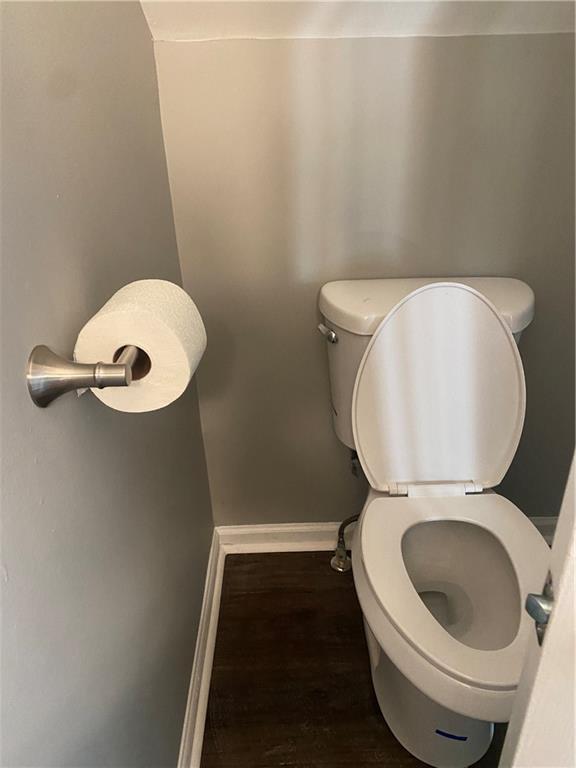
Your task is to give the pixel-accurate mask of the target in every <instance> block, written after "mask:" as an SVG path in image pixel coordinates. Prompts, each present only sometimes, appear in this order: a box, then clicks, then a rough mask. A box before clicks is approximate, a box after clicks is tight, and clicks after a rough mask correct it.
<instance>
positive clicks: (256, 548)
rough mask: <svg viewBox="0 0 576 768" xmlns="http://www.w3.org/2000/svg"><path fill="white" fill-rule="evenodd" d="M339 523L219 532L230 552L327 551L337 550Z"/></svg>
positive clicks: (247, 527) (221, 528)
mask: <svg viewBox="0 0 576 768" xmlns="http://www.w3.org/2000/svg"><path fill="white" fill-rule="evenodd" d="M339 525H340V523H282V524H279V525H269V524H264V525H222V526H219V527H218V528H217V529H216V530H217V531H218V535H219V537H220V544H221V546H222V547H223V549H224V551H225V552H226V553H229V552H236V553H239V552H324V551H328V550H330V549H334V547H335V546H336V539H337V537H338V526H339Z"/></svg>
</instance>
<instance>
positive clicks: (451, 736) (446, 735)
mask: <svg viewBox="0 0 576 768" xmlns="http://www.w3.org/2000/svg"><path fill="white" fill-rule="evenodd" d="M436 733H437V734H438V736H444V738H445V739H454V741H468V736H458V735H457V734H455V733H448V731H441V730H440V728H436Z"/></svg>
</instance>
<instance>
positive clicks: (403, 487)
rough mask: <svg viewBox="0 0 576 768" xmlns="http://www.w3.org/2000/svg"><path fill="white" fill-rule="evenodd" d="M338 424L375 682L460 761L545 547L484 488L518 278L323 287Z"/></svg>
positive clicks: (434, 759) (503, 717)
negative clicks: (353, 459)
mask: <svg viewBox="0 0 576 768" xmlns="http://www.w3.org/2000/svg"><path fill="white" fill-rule="evenodd" d="M320 310H321V313H322V315H323V319H324V322H323V323H322V324H321V326H320V330H321V331H322V332H323V333H324V335H325V336H326V339H327V341H328V342H329V343H328V344H327V347H328V357H329V372H330V385H331V396H332V415H333V420H334V426H335V429H336V434H337V435H338V437H339V438H340V440H341V441H342V442H343V443H345V444H346V445H347V446H348V447H349V448H351V449H353V450H354V451H355V452H356V453H357V456H358V460H359V462H360V464H361V466H362V469H363V470H364V474H365V476H366V478H367V480H368V482H369V485H370V490H369V493H368V497H367V499H366V502H365V505H364V508H363V510H362V513H361V515H360V518H359V520H358V523H357V525H356V529H355V532H354V541H353V545H352V570H353V576H354V583H355V586H356V591H357V594H358V599H359V602H360V606H361V609H362V613H363V618H364V627H365V632H366V639H367V645H368V651H369V657H370V666H371V671H372V681H373V685H374V690H375V693H376V697H377V700H378V703H379V706H380V709H381V711H382V714H383V716H384V718H385V720H386V722H387V724H388V726H389V727H390V729H391V730H392V732H393V733H394V735H395V736H396V738H397V739H398V741H400V743H401V744H402V745H403V746H404V747H405V748H406V749H407V750H408V751H409V752H411V753H412V754H413V755H414V756H415V757H417V758H418V759H420V760H422V761H423V762H425V763H427V764H428V765H431V766H437V768H452V767H453V768H459V767H463V766H469V765H471V764H472V763H474V762H475V761H477V760H478V759H480V757H482V755H483V754H484V753H485V752H486V750H487V749H488V747H489V745H490V742H491V740H492V734H493V723H495V722H506V721H508V719H509V717H510V713H511V708H512V704H513V701H514V696H515V692H516V689H517V686H518V681H519V678H520V673H521V669H522V664H523V658H524V653H525V649H526V645H527V643H528V642H536V638H535V634H534V625H533V622H532V621H531V619H530V617H529V616H528V615H527V614H526V613H525V612H524V611H523V601H524V599H525V597H526V595H527V594H528V593H529V592H534V593H538V592H540V591H541V589H542V584H543V583H544V580H545V578H546V573H547V569H548V564H549V548H548V546H547V544H546V542H545V541H544V539H543V538H542V536H541V535H540V533H539V532H538V531H537V529H536V528H535V527H534V525H533V524H532V523H531V522H530V520H529V518H528V517H526V516H525V515H524V514H523V513H522V511H521V510H520V509H518V507H516V506H515V505H514V504H513V503H512V502H511V501H509V500H508V499H506V498H504V497H503V496H501V495H499V494H497V493H495V492H494V491H493V490H492V489H493V488H494V487H495V486H497V485H498V484H499V483H500V482H501V480H502V479H503V477H504V475H505V474H506V472H507V470H508V468H509V466H510V463H511V461H512V459H513V457H514V455H515V453H516V449H517V447H518V442H519V440H520V436H521V433H522V427H523V423H524V414H525V405H526V393H525V383H524V372H523V367H522V361H521V358H520V355H519V352H518V348H517V341H518V340H519V338H520V335H521V333H522V331H523V330H524V329H525V328H526V327H527V326H528V325H529V323H530V322H531V320H532V317H533V315H534V295H533V293H532V291H531V289H530V288H529V287H528V286H527V285H526V284H525V283H523V282H521V281H519V280H515V279H512V278H467V279H461V278H456V279H435V280H431V279H424V278H422V279H406V280H356V281H339V282H334V283H328V284H326V285H325V286H324V287H323V288H322V290H321V294H320Z"/></svg>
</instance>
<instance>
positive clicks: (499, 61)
mask: <svg viewBox="0 0 576 768" xmlns="http://www.w3.org/2000/svg"><path fill="white" fill-rule="evenodd" d="M176 5H178V4H176ZM321 5H325V6H326V5H327V6H330V5H332V4H321ZM440 5H442V6H444V7H447V6H452V3H441V4H440ZM464 5H466V4H464ZM489 5H492V4H489ZM512 5H516V4H515V3H514V4H512ZM153 28H154V27H153ZM327 28H329V25H328V27H327ZM155 51H156V60H157V68H158V75H159V87H160V101H161V110H162V121H163V129H164V137H165V143H166V150H167V158H168V167H169V176H170V184H171V191H172V198H173V205H174V211H175V221H176V232H177V237H178V243H179V254H180V259H181V264H182V269H183V276H184V282H185V285H186V286H187V287H188V289H189V290H191V291H193V292H194V295H195V296H196V297H197V298H198V301H199V304H200V307H201V310H202V312H203V314H204V316H205V318H206V322H207V330H208V335H209V337H210V339H211V346H210V349H209V352H208V356H207V360H206V364H205V366H203V369H202V371H201V373H200V377H199V387H200V398H201V413H202V422H203V428H204V437H205V442H206V451H207V461H208V469H209V475H210V482H211V490H212V500H213V505H214V512H215V518H216V520H217V522H218V523H250V522H266V521H298V520H338V519H341V518H344V517H346V516H347V515H349V514H352V513H354V512H357V511H359V509H360V505H361V501H362V497H363V493H364V489H363V486H362V484H361V483H359V482H358V481H356V480H355V479H354V478H352V477H351V475H350V472H349V469H348V454H347V451H346V449H345V448H344V447H343V446H342V445H340V444H339V443H338V442H337V440H336V438H335V436H334V434H333V431H332V427H331V421H330V409H329V399H328V375H327V367H326V353H325V349H324V342H323V341H322V339H321V338H320V337H319V335H318V334H317V332H316V323H317V322H318V315H317V309H316V306H317V296H318V291H319V289H320V287H321V285H322V284H323V283H324V282H326V281H329V280H337V279H343V278H354V277H356V278H359V277H396V276H410V275H424V276H426V275H430V276H442V275H456V276H457V275H510V276H515V277H519V278H522V279H524V280H526V281H527V282H528V283H529V284H530V285H531V286H532V287H533V288H534V290H535V292H536V297H537V315H536V320H535V322H534V323H533V325H532V327H531V328H530V329H529V330H528V331H527V332H526V334H525V338H524V339H523V345H522V352H523V355H524V360H525V365H526V376H527V386H528V413H527V419H526V426H525V431H524V437H523V440H522V444H521V447H520V449H519V451H518V454H517V458H516V460H515V463H514V465H513V467H512V469H511V471H510V474H509V476H508V478H507V479H506V480H505V482H504V486H503V490H504V492H505V493H506V494H507V495H508V496H510V498H512V499H513V500H514V501H515V502H517V503H518V504H519V505H520V506H521V507H522V509H524V510H525V511H526V512H527V513H528V514H531V515H545V514H555V513H557V511H558V507H559V504H560V497H561V494H562V489H563V485H564V481H565V477H566V474H567V471H568V464H569V461H570V457H571V452H572V445H573V431H574V430H573V425H574V409H573V400H574V396H573V370H574V337H573V327H574V322H573V318H574V301H573V284H574V279H573V278H574V270H573V231H574V221H573V210H574V206H573V203H574V201H573V167H574V162H573V159H574V158H573V144H574V130H573V129H574V120H573V118H574V102H573V90H574V38H573V36H572V35H571V34H530V35H524V34H518V35H485V36H482V35H480V36H460V37H459V36H453V37H413V38H392V37H387V38H381V39H306V40H303V39H283V40H273V39H265V40H264V39H262V40H256V39H250V40H248V39H244V40H240V39H225V40H217V41H212V42H210V41H203V42H172V41H168V42H156V43H155Z"/></svg>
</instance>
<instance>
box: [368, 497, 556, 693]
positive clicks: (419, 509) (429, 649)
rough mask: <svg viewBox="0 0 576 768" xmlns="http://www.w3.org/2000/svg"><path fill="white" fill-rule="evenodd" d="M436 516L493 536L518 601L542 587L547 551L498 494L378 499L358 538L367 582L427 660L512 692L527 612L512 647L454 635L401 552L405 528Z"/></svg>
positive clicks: (447, 670)
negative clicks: (480, 645)
mask: <svg viewBox="0 0 576 768" xmlns="http://www.w3.org/2000/svg"><path fill="white" fill-rule="evenodd" d="M430 521H461V522H465V523H471V524H473V525H476V526H480V527H481V528H483V529H485V530H487V531H489V532H490V533H491V534H492V535H493V536H495V537H496V538H497V539H498V541H499V542H500V544H501V545H502V546H503V548H504V550H505V551H506V553H507V554H508V557H509V558H510V560H511V563H512V565H513V568H514V571H515V574H516V578H517V581H518V587H519V593H518V595H519V600H520V601H521V600H522V596H524V595H526V594H527V593H528V592H538V591H539V590H540V589H541V586H542V583H543V580H544V578H545V574H546V568H547V563H548V548H547V546H546V544H545V542H544V541H543V539H542V537H541V536H540V534H539V532H538V531H537V529H536V528H535V527H534V526H533V525H532V523H531V522H530V521H529V519H528V518H527V517H525V515H524V514H523V513H522V512H521V511H520V510H519V509H518V508H517V507H516V506H515V505H514V504H512V502H510V501H508V500H507V499H505V498H504V497H502V496H499V495H497V494H493V493H487V494H475V495H468V496H450V497H426V498H422V497H420V498H410V497H404V498H402V497H396V498H394V497H376V498H374V499H373V500H372V501H371V502H370V503H369V504H368V505H367V507H366V509H365V511H364V514H363V517H362V524H361V529H360V542H359V543H360V550H361V553H362V561H363V564H364V568H365V571H366V575H367V579H368V582H369V585H370V587H371V590H372V592H373V594H374V596H375V598H376V600H377V602H378V604H379V606H380V608H381V610H382V611H383V612H384V613H385V614H386V617H387V618H388V620H389V621H390V622H391V623H392V624H393V626H394V627H395V628H396V630H397V631H398V632H399V633H400V634H401V635H402V636H403V637H404V639H405V640H406V641H407V642H408V643H410V645H411V646H412V647H413V648H414V649H415V650H416V651H417V652H418V653H419V654H420V655H421V656H422V657H424V658H425V659H427V660H428V661H429V662H431V663H432V664H433V665H434V666H436V667H437V668H438V669H440V670H441V671H442V672H444V673H445V674H448V675H450V676H451V677H453V678H454V679H456V680H459V681H461V682H463V683H466V684H468V685H471V686H474V687H477V688H484V689H488V690H493V691H498V690H500V691H511V690H514V689H515V688H516V686H517V684H518V680H519V677H520V671H521V667H522V662H523V656H524V653H523V651H524V647H525V643H526V639H527V638H526V635H527V633H528V632H529V631H531V622H530V621H529V617H528V616H527V614H525V613H524V611H522V605H521V604H520V605H519V606H518V609H519V625H518V631H517V633H516V636H515V637H514V639H513V640H512V642H511V643H510V644H509V645H507V646H506V647H503V648H499V649H496V650H479V649H477V648H473V647H470V646H469V645H465V644H463V643H462V642H460V641H459V640H458V639H456V638H455V637H452V635H450V634H449V633H448V631H447V630H446V629H444V627H443V626H442V625H441V624H440V623H439V622H438V621H437V620H436V618H435V617H434V616H433V615H432V613H431V612H430V611H429V610H428V608H427V607H426V605H425V604H424V602H423V601H422V600H421V598H420V596H419V594H418V592H417V591H416V588H415V587H414V585H413V583H412V581H411V579H410V576H409V574H408V571H407V569H406V565H405V562H404V558H403V554H402V539H403V537H404V535H405V533H406V532H407V531H408V530H410V529H411V528H412V527H413V526H415V525H417V524H419V523H422V522H430ZM488 567H489V564H488ZM495 597H496V598H497V595H496V596H495Z"/></svg>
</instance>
